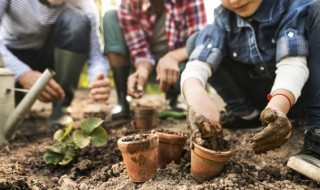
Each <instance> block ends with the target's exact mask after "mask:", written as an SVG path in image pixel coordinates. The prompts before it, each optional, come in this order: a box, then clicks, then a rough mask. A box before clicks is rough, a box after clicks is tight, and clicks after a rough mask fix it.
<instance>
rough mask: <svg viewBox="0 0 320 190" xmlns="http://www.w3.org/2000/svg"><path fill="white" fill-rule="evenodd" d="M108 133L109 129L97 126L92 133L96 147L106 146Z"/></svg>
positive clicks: (92, 142) (92, 141)
mask: <svg viewBox="0 0 320 190" xmlns="http://www.w3.org/2000/svg"><path fill="white" fill-rule="evenodd" d="M107 140H108V134H107V131H106V130H105V129H104V128H102V127H98V128H96V129H95V130H94V131H93V132H92V134H91V144H92V145H93V146H96V147H100V146H104V145H106V144H107Z"/></svg>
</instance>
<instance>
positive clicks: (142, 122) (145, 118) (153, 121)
mask: <svg viewBox="0 0 320 190" xmlns="http://www.w3.org/2000/svg"><path fill="white" fill-rule="evenodd" d="M157 123H158V112H157V110H156V109H155V108H153V107H137V108H135V109H134V124H135V126H136V127H137V128H138V129H140V130H148V129H152V128H154V127H155V126H156V125H157Z"/></svg>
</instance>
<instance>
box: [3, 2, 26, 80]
mask: <svg viewBox="0 0 320 190" xmlns="http://www.w3.org/2000/svg"><path fill="white" fill-rule="evenodd" d="M9 2H10V1H1V2H0V24H1V23H2V19H3V17H4V15H5V13H6V11H7V9H8V7H9ZM0 53H1V56H2V59H3V62H4V64H5V66H6V67H7V68H8V69H10V70H11V71H12V72H13V73H14V78H15V81H17V80H18V79H19V78H20V77H21V75H23V74H25V73H26V72H28V71H30V70H31V68H30V67H29V66H28V65H26V64H25V63H23V62H22V61H20V60H19V59H18V58H17V57H16V56H14V55H13V54H12V53H11V52H10V51H9V50H8V49H7V47H6V45H5V44H4V42H3V40H0Z"/></svg>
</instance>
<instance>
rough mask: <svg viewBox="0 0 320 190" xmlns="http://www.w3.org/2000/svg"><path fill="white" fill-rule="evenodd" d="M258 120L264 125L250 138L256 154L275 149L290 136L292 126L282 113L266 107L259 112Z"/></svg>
mask: <svg viewBox="0 0 320 190" xmlns="http://www.w3.org/2000/svg"><path fill="white" fill-rule="evenodd" d="M260 120H261V122H262V125H263V126H266V127H265V128H264V129H263V130H262V131H260V132H259V133H257V134H256V135H255V136H254V137H252V138H251V139H250V142H251V146H252V148H253V150H254V152H255V153H256V154H259V153H263V152H266V151H268V150H272V149H275V148H277V147H279V146H281V145H282V144H284V143H285V142H286V141H287V140H288V139H289V138H290V137H291V129H292V126H291V123H290V121H289V119H288V118H287V116H286V115H285V114H284V113H282V112H279V111H276V110H274V109H271V108H267V109H265V110H263V111H262V112H261V114H260Z"/></svg>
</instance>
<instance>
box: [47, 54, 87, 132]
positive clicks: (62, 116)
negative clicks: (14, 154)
mask: <svg viewBox="0 0 320 190" xmlns="http://www.w3.org/2000/svg"><path fill="white" fill-rule="evenodd" d="M87 59H88V56H87V55H85V54H77V53H73V52H70V51H67V50H62V49H57V48H56V49H55V52H54V63H55V65H54V67H55V72H56V75H55V80H56V82H57V83H58V84H60V86H61V87H62V89H63V90H64V93H65V97H64V99H63V100H59V101H55V102H53V104H52V113H51V115H50V116H49V119H48V125H49V126H55V125H58V126H65V125H66V124H68V123H70V122H72V121H73V119H72V117H71V113H70V112H71V111H70V109H69V106H70V104H71V102H72V100H73V98H74V91H75V89H76V88H77V86H78V82H79V78H80V74H81V71H82V68H83V66H84V63H85V61H86V60H87Z"/></svg>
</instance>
